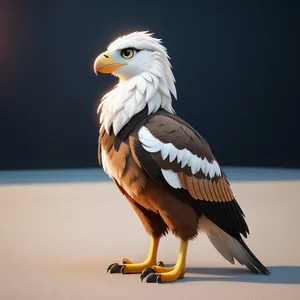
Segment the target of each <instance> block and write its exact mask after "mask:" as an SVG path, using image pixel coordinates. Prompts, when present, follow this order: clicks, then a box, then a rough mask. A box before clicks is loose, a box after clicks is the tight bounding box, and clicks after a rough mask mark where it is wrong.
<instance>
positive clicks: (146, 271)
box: [140, 268, 155, 281]
mask: <svg viewBox="0 0 300 300" xmlns="http://www.w3.org/2000/svg"><path fill="white" fill-rule="evenodd" d="M151 273H155V270H154V269H152V268H147V269H144V270H143V272H142V274H141V276H140V279H141V281H143V280H144V279H145V278H146V277H147V276H148V275H149V274H151Z"/></svg>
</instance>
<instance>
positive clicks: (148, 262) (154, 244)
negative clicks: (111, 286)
mask: <svg viewBox="0 0 300 300" xmlns="http://www.w3.org/2000/svg"><path fill="white" fill-rule="evenodd" d="M159 240H160V239H159V238H154V237H151V241H150V248H149V253H148V256H147V258H146V259H145V261H143V262H141V263H137V264H134V263H132V262H131V261H130V260H129V259H127V258H124V259H123V262H122V265H119V264H112V265H110V266H109V267H108V269H107V271H108V272H110V273H123V274H134V273H142V271H143V270H144V269H146V268H149V267H151V266H153V265H155V264H156V258H157V250H158V245H159Z"/></svg>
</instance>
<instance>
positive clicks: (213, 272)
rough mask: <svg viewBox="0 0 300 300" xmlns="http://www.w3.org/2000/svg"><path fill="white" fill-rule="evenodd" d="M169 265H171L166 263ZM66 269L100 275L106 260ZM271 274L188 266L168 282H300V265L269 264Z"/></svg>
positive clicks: (72, 263)
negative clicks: (177, 278)
mask: <svg viewBox="0 0 300 300" xmlns="http://www.w3.org/2000/svg"><path fill="white" fill-rule="evenodd" d="M166 266H169V265H166ZM60 267H61V268H63V269H64V270H65V271H66V270H67V271H68V272H72V273H77V274H78V273H86V274H94V275H100V274H102V272H103V269H105V270H106V267H107V263H106V262H104V261H94V260H91V261H88V260H79V261H69V262H68V263H66V262H65V263H64V264H63V265H61V266H60ZM268 270H269V271H270V275H261V274H259V275H258V274H253V273H251V272H250V271H249V270H248V269H246V268H244V267H241V268H239V267H229V268H201V267H199V268H193V267H188V268H186V274H185V277H184V278H183V279H182V280H177V281H175V282H171V283H167V284H177V283H184V282H244V283H246V282H248V283H262V284H300V266H268ZM132 275H133V274H132Z"/></svg>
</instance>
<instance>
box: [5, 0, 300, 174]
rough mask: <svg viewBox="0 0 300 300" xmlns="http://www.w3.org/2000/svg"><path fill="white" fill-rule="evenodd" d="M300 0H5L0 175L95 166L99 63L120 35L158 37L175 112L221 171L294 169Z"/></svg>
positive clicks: (102, 80)
mask: <svg viewBox="0 0 300 300" xmlns="http://www.w3.org/2000/svg"><path fill="white" fill-rule="evenodd" d="M297 6H298V5H297V1H256V0H254V1H224V0H218V1H157V0H152V1H150V0H149V1H148V0H147V1H136V0H130V1H124V0H114V1H100V0H93V1H76V0H61V1H25V0H24V1H21V0H19V1H4V0H1V5H0V101H1V102H0V104H1V107H0V134H1V144H0V147H1V148H0V169H24V168H29V169H34V168H67V167H68V168H69V167H93V166H97V153H96V152H97V138H98V116H97V115H96V109H97V106H98V101H99V97H100V96H101V95H103V94H104V93H105V92H107V91H108V90H109V89H111V88H112V87H113V86H114V85H115V84H116V79H115V78H114V77H112V76H99V77H96V76H95V75H94V73H93V69H92V66H93V61H94V59H95V57H96V56H97V55H98V54H99V53H100V52H102V51H104V50H105V48H106V46H107V45H108V43H109V42H110V41H112V40H114V39H115V38H116V37H117V36H119V35H121V34H124V33H129V32H131V31H135V30H146V29H149V30H150V31H152V32H154V33H155V34H156V37H159V38H162V39H163V41H164V45H165V46H166V47H167V48H168V51H169V54H170V56H171V58H172V65H173V70H174V75H175V77H176V81H177V89H178V98H179V100H178V101H176V102H175V104H174V106H175V109H176V111H177V113H178V114H179V115H180V116H182V117H183V118H184V119H186V120H187V121H188V122H190V123H191V124H192V125H193V126H194V127H196V128H197V129H198V130H199V132H200V133H201V134H202V135H203V136H204V137H205V138H206V139H207V140H208V142H209V143H210V145H211V147H212V149H213V152H214V154H215V156H216V157H217V159H218V160H219V162H220V163H221V164H223V165H224V164H225V165H251V166H284V167H300V158H299V153H300V146H299V144H300V142H299V136H300V135H299V129H300V126H299V111H298V108H297V105H296V104H297V103H298V101H299V96H300V93H299V73H298V72H299V58H298V56H299V47H298V39H299V26H298V23H299V21H298V19H299V13H298V10H297Z"/></svg>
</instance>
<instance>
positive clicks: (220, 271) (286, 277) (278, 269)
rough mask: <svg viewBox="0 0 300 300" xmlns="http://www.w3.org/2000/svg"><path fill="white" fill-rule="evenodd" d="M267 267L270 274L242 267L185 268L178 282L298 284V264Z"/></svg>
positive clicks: (299, 279) (299, 269)
mask: <svg viewBox="0 0 300 300" xmlns="http://www.w3.org/2000/svg"><path fill="white" fill-rule="evenodd" d="M268 269H269V271H270V273H271V274H270V275H257V274H253V273H251V272H250V271H248V270H247V269H244V268H187V269H186V275H185V277H184V278H183V279H182V280H180V281H178V282H198V281H210V282H251V283H263V284H300V266H269V267H268ZM191 274H197V276H190V275H191ZM198 275H199V276H198Z"/></svg>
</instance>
